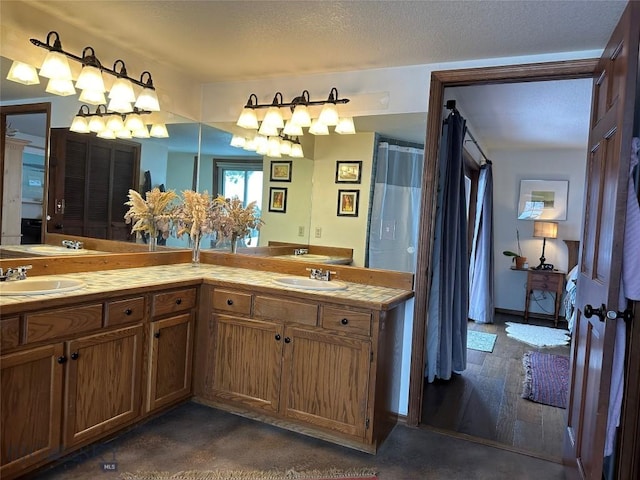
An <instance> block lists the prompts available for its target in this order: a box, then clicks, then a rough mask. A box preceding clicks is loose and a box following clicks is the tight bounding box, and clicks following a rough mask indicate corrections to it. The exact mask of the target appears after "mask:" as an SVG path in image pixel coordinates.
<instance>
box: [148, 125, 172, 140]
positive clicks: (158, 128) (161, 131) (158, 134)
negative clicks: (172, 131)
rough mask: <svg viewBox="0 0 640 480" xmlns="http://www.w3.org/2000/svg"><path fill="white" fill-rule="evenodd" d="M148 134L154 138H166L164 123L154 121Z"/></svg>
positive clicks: (167, 135) (167, 133)
mask: <svg viewBox="0 0 640 480" xmlns="http://www.w3.org/2000/svg"><path fill="white" fill-rule="evenodd" d="M149 135H151V136H152V137H155V138H167V137H169V132H168V131H167V126H166V125H165V124H164V123H154V124H153V125H151V131H150V132H149Z"/></svg>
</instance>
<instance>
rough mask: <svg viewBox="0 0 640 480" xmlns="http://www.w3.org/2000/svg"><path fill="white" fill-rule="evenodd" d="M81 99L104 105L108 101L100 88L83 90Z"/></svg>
mask: <svg viewBox="0 0 640 480" xmlns="http://www.w3.org/2000/svg"><path fill="white" fill-rule="evenodd" d="M79 100H80V101H81V102H83V103H88V104H90V105H104V104H105V103H107V99H106V98H105V97H104V92H101V91H99V90H88V89H87V90H82V93H80V97H79Z"/></svg>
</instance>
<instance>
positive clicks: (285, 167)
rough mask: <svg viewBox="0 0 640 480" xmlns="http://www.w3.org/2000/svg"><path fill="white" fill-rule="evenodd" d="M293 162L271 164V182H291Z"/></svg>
mask: <svg viewBox="0 0 640 480" xmlns="http://www.w3.org/2000/svg"><path fill="white" fill-rule="evenodd" d="M292 168H293V166H292V162H291V161H290V160H288V161H273V162H271V176H270V177H269V180H270V181H272V182H290V181H291V170H292Z"/></svg>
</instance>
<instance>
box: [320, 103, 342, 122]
mask: <svg viewBox="0 0 640 480" xmlns="http://www.w3.org/2000/svg"><path fill="white" fill-rule="evenodd" d="M339 119H340V117H339V116H338V108H337V107H336V104H335V103H327V104H325V106H324V107H322V110H321V111H320V117H319V120H320V121H321V122H322V123H324V124H325V125H337V124H338V120H339Z"/></svg>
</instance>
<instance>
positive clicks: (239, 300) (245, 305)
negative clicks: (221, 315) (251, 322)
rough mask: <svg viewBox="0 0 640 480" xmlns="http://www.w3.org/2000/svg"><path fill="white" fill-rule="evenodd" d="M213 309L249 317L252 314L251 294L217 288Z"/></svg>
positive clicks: (214, 294) (214, 293) (214, 292)
mask: <svg viewBox="0 0 640 480" xmlns="http://www.w3.org/2000/svg"><path fill="white" fill-rule="evenodd" d="M213 309H214V310H221V311H223V312H233V313H239V314H243V315H249V314H250V313H251V294H250V293H242V292H234V291H232V290H223V289H218V288H216V289H215V290H214V291H213Z"/></svg>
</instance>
